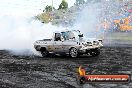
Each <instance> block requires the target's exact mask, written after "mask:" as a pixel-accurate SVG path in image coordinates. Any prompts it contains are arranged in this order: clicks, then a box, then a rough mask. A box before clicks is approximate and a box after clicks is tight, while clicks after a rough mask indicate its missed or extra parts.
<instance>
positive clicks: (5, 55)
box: [0, 46, 132, 88]
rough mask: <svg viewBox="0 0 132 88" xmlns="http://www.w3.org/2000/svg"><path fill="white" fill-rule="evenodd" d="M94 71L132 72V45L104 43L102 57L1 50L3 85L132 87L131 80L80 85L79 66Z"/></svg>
mask: <svg viewBox="0 0 132 88" xmlns="http://www.w3.org/2000/svg"><path fill="white" fill-rule="evenodd" d="M80 65H82V66H83V67H84V68H85V69H86V71H87V72H88V73H91V74H118V73H121V74H132V47H117V46H116V47H113V46H111V47H108V46H107V47H103V48H102V49H101V54H100V56H98V57H91V56H81V57H78V58H74V59H73V58H70V57H68V56H50V57H46V58H43V57H37V56H34V55H32V56H22V55H13V54H11V53H10V52H9V51H6V50H1V51H0V88H132V82H130V83H125V84H123V83H122V84H121V83H117V84H114V83H104V84H103V83H102V84H100V83H96V84H95V83H87V84H84V85H78V84H77V81H76V76H77V69H78V67H79V66H80Z"/></svg>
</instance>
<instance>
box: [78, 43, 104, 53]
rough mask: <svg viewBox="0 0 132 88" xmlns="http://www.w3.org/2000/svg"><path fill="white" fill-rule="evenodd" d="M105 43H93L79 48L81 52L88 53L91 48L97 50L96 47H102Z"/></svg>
mask: <svg viewBox="0 0 132 88" xmlns="http://www.w3.org/2000/svg"><path fill="white" fill-rule="evenodd" d="M102 46H103V45H98V46H97V45H92V46H87V47H82V48H80V49H79V52H80V53H87V52H88V51H90V50H95V49H100V48H101V47H102Z"/></svg>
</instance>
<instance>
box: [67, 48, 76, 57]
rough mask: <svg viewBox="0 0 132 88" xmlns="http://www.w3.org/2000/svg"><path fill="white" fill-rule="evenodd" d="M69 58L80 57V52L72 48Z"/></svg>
mask: <svg viewBox="0 0 132 88" xmlns="http://www.w3.org/2000/svg"><path fill="white" fill-rule="evenodd" d="M69 56H70V57H72V58H76V57H77V56H78V50H77V49H76V48H71V49H70V51H69Z"/></svg>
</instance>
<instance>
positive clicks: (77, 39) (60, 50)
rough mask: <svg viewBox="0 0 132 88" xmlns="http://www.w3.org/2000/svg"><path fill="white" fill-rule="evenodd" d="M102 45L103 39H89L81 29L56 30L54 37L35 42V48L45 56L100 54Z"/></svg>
mask: <svg viewBox="0 0 132 88" xmlns="http://www.w3.org/2000/svg"><path fill="white" fill-rule="evenodd" d="M102 46H103V45H102V40H95V39H94V40H93V39H92V40H87V39H86V38H84V36H83V34H82V33H81V32H80V31H79V30H67V31H61V32H54V33H53V37H52V39H43V40H38V41H36V42H35V43H34V48H35V49H36V50H37V51H40V52H41V54H42V56H44V57H45V56H47V55H49V54H50V53H57V54H68V55H69V56H71V57H77V56H78V55H81V54H90V55H92V56H98V55H99V54H100V47H102Z"/></svg>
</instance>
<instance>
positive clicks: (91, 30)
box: [75, 3, 101, 37]
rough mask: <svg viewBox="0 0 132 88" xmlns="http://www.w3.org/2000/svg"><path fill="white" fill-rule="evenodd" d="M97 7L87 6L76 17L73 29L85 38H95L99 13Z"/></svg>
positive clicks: (91, 4)
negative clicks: (81, 33) (77, 30)
mask: <svg viewBox="0 0 132 88" xmlns="http://www.w3.org/2000/svg"><path fill="white" fill-rule="evenodd" d="M99 5H100V4H99V3H89V4H87V5H86V6H85V7H84V8H83V10H82V12H81V14H80V15H79V16H78V19H77V23H76V24H75V29H79V30H80V31H82V32H83V33H84V34H85V35H86V36H87V37H97V34H98V33H97V32H98V29H97V24H99V19H100V18H99V15H100V13H101V9H100V8H99V7H100V6H99Z"/></svg>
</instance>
